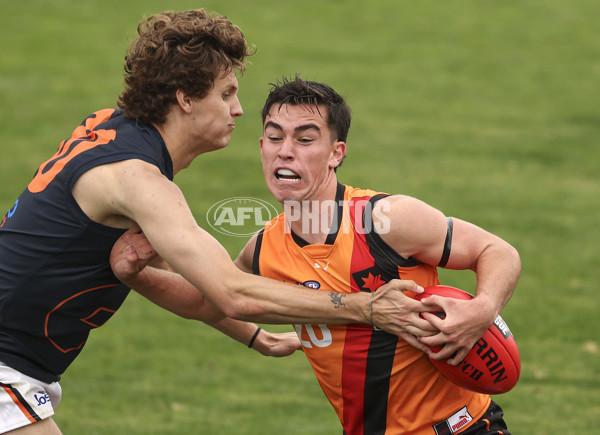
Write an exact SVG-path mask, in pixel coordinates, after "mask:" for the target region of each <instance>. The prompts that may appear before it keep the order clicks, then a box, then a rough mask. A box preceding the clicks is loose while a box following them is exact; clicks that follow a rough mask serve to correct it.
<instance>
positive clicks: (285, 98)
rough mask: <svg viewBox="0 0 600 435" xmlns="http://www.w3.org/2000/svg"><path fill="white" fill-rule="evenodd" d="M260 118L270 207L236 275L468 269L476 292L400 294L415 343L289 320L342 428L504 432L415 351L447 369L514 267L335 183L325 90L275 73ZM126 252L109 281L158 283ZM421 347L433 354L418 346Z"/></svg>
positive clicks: (424, 217)
mask: <svg viewBox="0 0 600 435" xmlns="http://www.w3.org/2000/svg"><path fill="white" fill-rule="evenodd" d="M262 117H263V129H264V132H263V136H262V137H261V139H260V148H261V156H262V165H263V175H264V177H265V180H266V184H267V187H268V189H269V191H270V192H271V193H272V194H273V196H274V197H275V198H276V199H277V200H278V201H279V202H281V204H282V205H283V208H284V213H283V214H282V215H281V216H278V217H277V218H275V219H273V220H272V221H271V222H269V223H268V224H267V225H266V226H265V228H264V229H263V230H261V231H260V232H259V233H258V234H256V235H255V236H254V237H252V238H251V240H250V241H249V242H248V244H247V245H246V247H245V248H244V249H243V250H242V252H241V253H240V255H239V256H238V258H237V259H236V264H237V265H238V267H240V268H241V269H242V270H244V271H246V272H253V273H255V274H259V275H262V276H267V277H270V278H274V279H277V280H281V281H286V282H294V283H296V284H299V285H303V286H305V287H308V288H310V289H313V291H315V292H316V293H318V292H319V291H327V292H331V291H333V292H336V293H338V294H339V295H340V298H342V297H343V296H345V295H347V294H352V293H361V292H366V293H370V294H371V295H372V296H373V295H376V293H377V292H378V291H379V290H378V289H379V288H380V287H381V286H382V285H383V284H385V283H387V282H389V281H391V280H394V279H401V280H410V281H414V282H416V283H417V284H418V285H420V286H422V287H424V286H428V285H434V284H437V283H439V281H438V276H437V267H446V268H449V269H457V270H466V269H471V270H473V271H475V272H476V274H477V288H476V291H475V295H476V296H475V297H474V298H473V299H471V300H468V301H459V300H453V299H444V298H440V297H437V296H432V297H430V298H428V299H425V300H423V304H424V305H423V306H421V307H419V306H418V305H414V304H413V302H415V301H414V300H412V298H411V297H410V293H407V294H406V299H405V300H404V301H403V306H404V309H405V310H406V312H407V317H406V318H407V322H408V323H410V322H413V321H415V319H416V318H418V317H419V316H418V314H419V313H422V316H423V317H424V318H425V319H426V320H427V321H428V322H429V323H430V326H431V328H426V327H424V326H423V325H422V324H421V323H420V322H419V323H417V322H415V325H414V328H415V329H414V330H417V329H419V330H421V331H423V332H422V333H421V334H420V336H419V337H417V336H416V335H413V334H412V333H411V331H410V330H405V331H403V332H402V333H400V334H398V335H399V337H400V339H399V338H398V336H396V335H392V334H388V333H386V332H384V331H381V330H379V328H377V326H378V325H377V322H376V321H375V322H374V324H372V325H364V324H362V325H361V324H349V325H340V324H330V323H327V322H326V321H325V322H320V323H314V322H311V323H308V322H305V323H296V324H295V325H294V326H295V329H296V332H297V334H298V337H299V338H300V340H301V343H302V347H303V350H304V352H305V353H306V356H307V358H308V359H309V361H310V363H311V365H312V366H313V369H314V372H315V375H316V376H317V379H318V381H319V383H320V385H321V387H322V389H323V391H324V393H325V394H326V396H327V398H328V399H329V401H330V403H331V404H332V405H333V407H334V408H335V410H336V413H337V414H338V417H339V419H340V422H341V424H342V426H343V429H344V433H345V434H346V435H355V434H373V433H380V434H387V435H400V434H408V433H410V434H417V435H420V434H422V435H436V434H437V435H440V434H452V433H462V434H465V435H466V434H469V435H471V434H472V435H475V434H477V435H483V434H500V433H502V434H509V432H508V430H507V428H506V424H505V422H504V420H503V413H502V410H501V409H500V407H499V406H498V405H497V404H496V403H494V402H492V401H491V399H490V397H489V396H488V395H484V394H479V393H474V392H471V391H467V390H465V389H462V388H460V387H458V386H456V385H454V384H452V383H451V382H450V381H448V380H447V379H446V378H444V377H443V376H442V375H441V374H440V373H439V372H437V370H436V369H435V368H434V367H433V366H432V365H431V364H430V363H429V361H428V358H435V359H449V360H448V362H449V363H450V364H454V365H456V364H458V363H459V362H460V361H461V360H462V358H463V357H464V356H465V355H466V353H467V352H468V351H469V349H470V348H471V347H472V346H473V344H474V343H475V341H476V340H477V339H478V338H479V337H480V336H481V335H482V333H483V332H484V331H485V330H486V329H487V328H488V327H489V326H490V324H491V323H492V322H493V320H494V319H495V318H496V316H497V315H498V314H499V313H500V311H501V310H502V308H503V307H504V306H505V304H506V303H507V302H508V300H509V298H510V296H511V295H512V292H513V290H514V288H515V286H516V283H517V280H518V277H519V274H520V268H521V267H520V259H519V256H518V253H517V252H516V250H515V249H514V248H513V247H512V246H510V245H509V244H508V243H507V242H505V241H504V240H502V239H500V238H499V237H497V236H495V235H493V234H491V233H489V232H487V231H485V230H483V229H481V228H479V227H477V226H475V225H473V224H470V223H468V222H465V221H463V220H460V219H457V218H448V217H446V216H444V214H443V213H442V212H440V211H439V210H436V209H435V208H433V207H431V206H429V205H427V204H425V203H424V202H422V201H419V200H417V199H415V198H411V197H408V196H404V195H388V194H384V193H381V192H377V191H373V190H369V189H359V188H354V187H351V186H347V185H343V184H341V183H339V182H338V179H337V168H338V167H339V166H340V164H341V163H342V160H343V159H344V157H345V155H346V137H347V133H348V129H349V127H350V109H349V107H348V106H347V104H346V102H345V101H344V99H343V98H342V97H341V96H340V95H339V94H337V92H335V91H334V90H333V89H332V88H330V87H329V86H327V85H324V84H322V83H316V82H309V81H304V80H302V79H300V78H299V77H296V78H295V79H293V80H285V79H284V80H283V81H282V82H281V83H277V84H275V85H274V86H273V89H272V90H271V92H270V94H269V97H268V98H267V101H266V104H265V106H264V109H263V112H262ZM121 249H122V248H121ZM128 249H129V255H130V257H129V261H128V262H123V261H121V264H120V267H122V268H123V271H124V273H122V271H120V270H118V268H116V269H115V273H116V274H117V276H122V277H123V279H124V280H125V281H126V282H128V281H131V282H132V285H133V284H135V285H138V286H143V287H149V288H152V287H155V288H159V287H160V286H161V284H159V283H160V281H157V282H152V280H151V278H150V277H151V276H152V275H153V273H154V272H153V271H152V269H150V270H147V274H146V275H144V276H142V277H139V276H137V277H136V269H137V268H138V267H141V266H143V263H144V262H143V261H140V262H139V264H136V263H135V260H136V257H135V249H134V248H132V247H129V248H128ZM114 252H115V256H116V257H117V258H122V256H123V255H122V252H118V253H117V252H116V251H114ZM172 278H173V280H174V281H173V282H175V281H177V282H178V283H179V282H180V281H181V279H176V278H175V277H174V276H173V277H172ZM134 280H135V282H133V281H134ZM178 285H179V284H178ZM433 307H441V308H442V309H443V311H444V312H445V313H446V317H445V319H443V320H442V319H440V318H438V317H436V316H435V315H433V314H430V313H427V312H424V311H427V310H428V309H432V308H433ZM411 310H415V311H414V312H413V313H412V314H413V315H412V316H411V315H410V311H411ZM426 331H430V332H429V333H426ZM424 345H444V348H443V350H441V351H440V352H438V353H432V352H431V351H430V350H429V348H428V347H426V346H424Z"/></svg>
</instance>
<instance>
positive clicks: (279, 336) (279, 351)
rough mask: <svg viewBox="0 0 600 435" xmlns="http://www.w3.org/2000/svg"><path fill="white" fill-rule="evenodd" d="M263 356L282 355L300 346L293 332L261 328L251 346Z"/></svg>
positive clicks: (292, 351)
mask: <svg viewBox="0 0 600 435" xmlns="http://www.w3.org/2000/svg"><path fill="white" fill-rule="evenodd" d="M252 347H253V349H255V350H256V351H258V352H259V353H261V354H262V355H264V356H274V357H282V356H288V355H291V354H293V353H294V352H296V351H297V350H298V349H300V348H301V347H302V345H301V344H300V340H299V339H298V336H297V335H296V333H295V332H283V333H272V332H269V331H265V330H264V329H262V330H261V331H260V334H258V336H257V337H256V341H255V342H254V345H253V346H252Z"/></svg>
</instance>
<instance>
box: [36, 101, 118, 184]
mask: <svg viewBox="0 0 600 435" xmlns="http://www.w3.org/2000/svg"><path fill="white" fill-rule="evenodd" d="M114 112H115V109H104V110H99V111H97V112H95V113H93V114H92V115H90V116H89V117H88V118H87V119H86V120H85V122H84V124H83V125H80V126H79V127H77V128H76V129H75V130H74V131H73V134H72V135H71V138H70V139H68V140H64V141H62V142H61V144H60V146H59V148H58V151H57V152H56V154H54V155H53V156H52V157H50V159H48V160H47V161H45V162H44V163H42V164H41V166H40V167H39V169H38V170H37V172H36V174H35V176H34V177H33V180H31V182H30V183H29V185H28V186H27V188H28V189H29V191H30V192H31V193H38V192H41V191H42V190H44V189H45V188H46V187H48V184H50V183H51V182H52V180H54V178H56V176H57V175H58V174H59V173H60V172H61V171H62V170H63V168H64V167H65V165H66V164H67V163H69V162H70V161H71V160H72V159H73V158H75V157H77V156H78V155H79V154H81V153H83V152H84V151H87V150H89V149H91V148H94V147H97V146H98V145H106V144H107V143H109V142H110V141H111V140H114V139H115V137H116V136H117V132H116V131H115V130H97V131H94V129H95V128H96V127H97V126H98V125H100V124H102V123H103V122H106V121H107V120H109V119H110V117H111V116H112V115H113V113H114ZM71 145H73V146H71ZM48 166H50V169H48V170H47V171H45V172H44V170H45V169H46V167H48Z"/></svg>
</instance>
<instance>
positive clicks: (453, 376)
mask: <svg viewBox="0 0 600 435" xmlns="http://www.w3.org/2000/svg"><path fill="white" fill-rule="evenodd" d="M431 295H438V296H444V297H447V298H454V299H465V300H468V299H471V298H472V297H473V296H472V295H471V294H469V293H467V292H465V291H463V290H460V289H457V288H454V287H448V286H445V285H435V286H430V287H426V288H425V292H424V293H419V294H418V295H417V297H416V299H417V300H421V299H423V298H426V297H427V296H431ZM437 314H438V315H439V316H440V317H441V316H443V313H437ZM432 349H433V351H435V352H438V351H440V350H441V349H442V347H441V346H432ZM430 361H431V363H432V364H433V365H434V366H435V368H437V369H438V371H439V372H440V373H442V374H443V375H444V376H446V377H447V378H448V379H450V380H451V381H452V382H454V383H455V384H456V385H459V386H461V387H463V388H466V389H467V390H472V391H476V392H479V393H486V394H502V393H506V392H507V391H509V390H510V389H511V388H513V387H514V386H515V385H516V383H517V381H518V380H519V375H520V373H521V357H520V356H519V349H518V347H517V342H516V341H515V339H514V337H513V335H512V333H511V332H510V329H508V325H507V324H506V322H505V321H504V320H503V319H502V317H500V316H498V317H496V320H495V321H494V323H493V324H492V326H490V327H489V328H488V330H487V331H485V333H484V334H483V336H482V337H481V338H480V339H479V340H478V341H477V343H475V345H474V346H473V348H472V349H471V350H470V351H469V353H468V354H467V356H466V357H465V358H464V359H463V360H462V361H461V362H460V363H459V364H458V365H457V366H451V365H450V364H448V363H446V361H438V360H432V359H430Z"/></svg>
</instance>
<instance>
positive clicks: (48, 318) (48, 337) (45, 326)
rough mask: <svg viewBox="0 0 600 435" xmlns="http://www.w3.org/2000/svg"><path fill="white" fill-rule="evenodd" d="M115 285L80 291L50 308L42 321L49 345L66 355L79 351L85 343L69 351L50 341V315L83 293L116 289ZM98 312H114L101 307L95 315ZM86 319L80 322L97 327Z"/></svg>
mask: <svg viewBox="0 0 600 435" xmlns="http://www.w3.org/2000/svg"><path fill="white" fill-rule="evenodd" d="M117 285H118V284H108V285H102V286H100V287H94V288H90V289H87V290H84V291H82V292H79V293H77V294H74V295H73V296H71V297H69V298H67V299H65V300H64V301H62V302H61V303H60V304H58V305H57V306H55V307H54V308H52V309H51V310H50V311H49V312H48V314H46V320H45V321H44V335H45V336H46V338H47V339H48V340H50V343H52V345H53V346H54V347H56V348H57V349H58V350H60V351H61V352H62V353H68V352H71V351H72V350H79V349H81V348H82V347H83V345H84V344H85V341H84V342H82V343H80V344H79V346H77V347H72V348H70V349H63V348H62V347H60V346H59V345H58V344H57V343H56V342H55V341H54V340H52V339H51V338H50V335H49V333H48V322H49V320H50V316H51V315H52V313H53V312H55V311H56V310H58V309H59V308H60V307H62V306H63V305H64V304H66V303H67V302H69V301H70V300H72V299H75V298H77V297H79V296H81V295H83V294H85V293H89V292H91V291H94V290H100V289H103V288H109V287H116V286H117ZM100 310H105V311H110V312H112V313H114V312H115V311H114V310H110V309H108V308H102V307H101V308H98V309H97V310H96V311H95V312H94V313H97V312H98V311H100ZM88 318H89V316H88ZM86 319H87V318H86ZM86 319H81V321H82V322H84V323H87V324H88V325H90V326H94V327H97V326H95V325H93V324H92V323H90V322H89V321H86Z"/></svg>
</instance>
